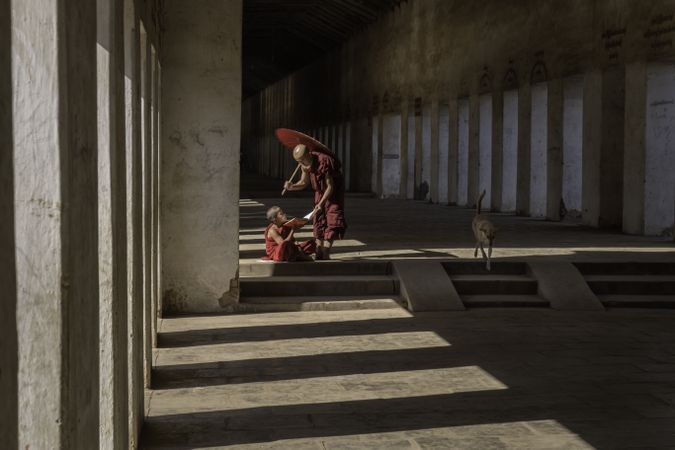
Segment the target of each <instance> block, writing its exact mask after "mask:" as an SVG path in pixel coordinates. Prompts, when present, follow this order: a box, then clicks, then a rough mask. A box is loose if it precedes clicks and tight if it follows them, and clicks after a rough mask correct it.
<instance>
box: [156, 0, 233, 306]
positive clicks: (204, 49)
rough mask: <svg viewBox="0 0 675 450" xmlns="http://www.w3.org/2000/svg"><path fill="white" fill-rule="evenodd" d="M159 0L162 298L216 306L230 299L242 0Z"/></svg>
mask: <svg viewBox="0 0 675 450" xmlns="http://www.w3.org/2000/svg"><path fill="white" fill-rule="evenodd" d="M164 5H165V13H166V22H165V33H164V41H163V42H162V52H163V53H162V54H163V58H162V100H161V102H162V122H163V125H162V144H163V146H162V175H161V181H162V186H161V195H162V197H161V207H162V219H161V225H160V226H161V229H162V249H161V252H162V266H163V267H162V285H163V288H162V291H163V295H162V296H163V302H162V303H163V305H164V308H165V311H164V312H165V313H172V312H217V311H223V310H224V309H227V308H230V307H231V306H232V305H233V304H235V303H236V302H238V300H239V280H238V278H239V276H238V266H239V242H238V241H239V138H240V120H241V119H240V107H241V61H240V60H241V24H242V22H241V21H242V1H241V0H196V1H193V2H185V1H183V0H167V1H166V2H165V3H164ZM186 86H189V89H187V88H186ZM172 136H174V137H177V139H172Z"/></svg>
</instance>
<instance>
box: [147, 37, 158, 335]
mask: <svg viewBox="0 0 675 450" xmlns="http://www.w3.org/2000/svg"><path fill="white" fill-rule="evenodd" d="M151 50H152V52H151V64H152V78H151V80H150V84H151V89H150V116H151V117H150V124H151V129H150V132H151V139H150V142H151V145H150V165H149V169H150V183H151V185H150V191H149V193H150V223H151V228H150V273H151V277H150V281H151V284H150V302H151V306H152V307H151V308H150V310H151V313H152V318H151V321H152V335H151V338H152V339H151V340H152V348H155V347H157V316H158V309H157V307H158V305H159V302H158V300H157V298H158V289H157V286H158V278H159V272H158V257H159V251H158V249H157V236H158V230H159V223H158V218H159V214H158V200H159V199H158V197H157V193H158V185H157V180H158V178H159V173H158V161H157V156H158V151H159V142H158V137H159V136H158V135H157V130H158V129H159V124H158V121H157V120H158V118H159V114H158V111H157V107H158V106H159V100H158V95H159V88H158V83H159V61H158V59H157V52H156V51H155V48H154V47H151Z"/></svg>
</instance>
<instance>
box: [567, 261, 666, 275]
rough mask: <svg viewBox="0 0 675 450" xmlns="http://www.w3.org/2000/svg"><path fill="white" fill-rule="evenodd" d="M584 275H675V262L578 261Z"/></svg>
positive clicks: (576, 264) (578, 266) (578, 267)
mask: <svg viewBox="0 0 675 450" xmlns="http://www.w3.org/2000/svg"><path fill="white" fill-rule="evenodd" d="M574 265H575V266H576V267H577V269H579V272H581V273H582V274H583V275H603V274H607V275H675V263H674V262H630V261H629V262H576V263H574Z"/></svg>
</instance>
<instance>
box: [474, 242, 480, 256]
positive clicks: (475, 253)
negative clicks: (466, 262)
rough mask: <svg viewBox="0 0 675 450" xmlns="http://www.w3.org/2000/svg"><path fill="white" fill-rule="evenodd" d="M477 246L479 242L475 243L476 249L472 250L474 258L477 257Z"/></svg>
mask: <svg viewBox="0 0 675 450" xmlns="http://www.w3.org/2000/svg"><path fill="white" fill-rule="evenodd" d="M478 245H480V242H478V241H476V248H474V249H473V257H474V258H477V257H478Z"/></svg>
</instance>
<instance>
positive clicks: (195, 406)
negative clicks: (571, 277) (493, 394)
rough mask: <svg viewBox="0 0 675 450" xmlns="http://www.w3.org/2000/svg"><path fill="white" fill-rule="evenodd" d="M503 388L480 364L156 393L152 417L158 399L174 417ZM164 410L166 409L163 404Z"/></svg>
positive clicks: (159, 405)
mask: <svg viewBox="0 0 675 450" xmlns="http://www.w3.org/2000/svg"><path fill="white" fill-rule="evenodd" d="M353 369H354V370H355V371H357V372H358V371H359V370H360V368H359V367H353ZM328 373H330V369H329V370H328ZM504 389H508V387H507V386H506V385H504V384H503V383H502V382H500V381H499V380H497V379H496V378H495V377H493V376H492V375H490V374H489V373H487V372H486V371H485V370H483V369H482V368H481V367H479V366H461V367H442V368H437V369H419V370H402V371H393V372H377V373H354V374H349V375H337V376H322V377H313V378H301V379H290V380H278V381H260V382H252V383H235V384H223V385H216V386H207V387H199V388H183V389H171V390H167V391H156V392H155V395H154V396H153V408H152V409H153V411H152V413H153V415H161V414H162V413H163V411H162V409H163V406H164V405H165V402H164V401H162V397H164V398H166V399H169V398H171V397H174V398H176V399H177V398H179V397H180V398H181V401H180V404H178V402H177V403H174V402H168V401H167V402H166V403H171V406H170V409H171V412H172V413H174V414H175V413H180V412H181V411H180V410H181V409H183V410H184V411H186V412H187V411H188V410H189V411H190V412H191V413H199V412H203V411H219V412H226V411H228V410H240V409H246V408H270V407H280V406H291V405H292V406H302V405H317V404H322V403H342V402H358V401H368V400H389V399H414V398H416V397H428V396H438V395H449V394H457V393H465V392H482V391H496V390H504ZM191 399H194V400H192V401H191ZM195 400H198V401H195ZM449 401H450V400H449ZM181 405H184V406H182V407H181ZM187 405H189V406H187ZM166 407H167V409H169V405H168V404H167V405H166ZM176 409H178V411H176ZM165 411H166V410H165Z"/></svg>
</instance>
